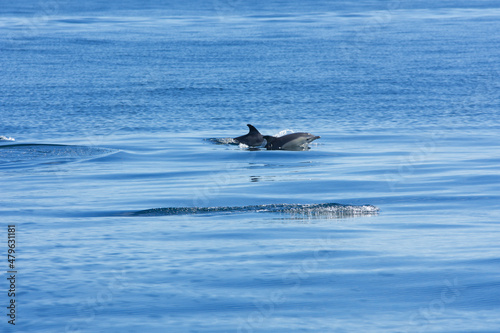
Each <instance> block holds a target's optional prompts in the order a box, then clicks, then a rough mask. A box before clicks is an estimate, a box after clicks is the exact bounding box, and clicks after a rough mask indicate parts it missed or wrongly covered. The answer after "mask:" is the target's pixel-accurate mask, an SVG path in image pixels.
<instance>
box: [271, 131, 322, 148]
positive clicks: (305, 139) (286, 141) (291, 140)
mask: <svg viewBox="0 0 500 333" xmlns="http://www.w3.org/2000/svg"><path fill="white" fill-rule="evenodd" d="M319 138H320V137H319V136H316V135H312V134H311V133H292V134H287V135H283V136H280V137H276V136H269V135H264V139H266V141H267V143H266V148H267V150H305V149H306V148H307V145H308V144H309V143H311V142H313V141H314V140H316V139H319Z"/></svg>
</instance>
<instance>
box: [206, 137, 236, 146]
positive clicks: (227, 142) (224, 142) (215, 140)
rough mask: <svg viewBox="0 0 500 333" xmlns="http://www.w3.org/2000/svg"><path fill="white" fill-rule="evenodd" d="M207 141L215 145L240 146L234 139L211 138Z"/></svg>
mask: <svg viewBox="0 0 500 333" xmlns="http://www.w3.org/2000/svg"><path fill="white" fill-rule="evenodd" d="M205 141H208V142H211V143H215V144H216V145H238V144H239V142H238V141H236V140H235V139H233V138H209V139H205Z"/></svg>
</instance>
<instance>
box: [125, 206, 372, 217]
mask: <svg viewBox="0 0 500 333" xmlns="http://www.w3.org/2000/svg"><path fill="white" fill-rule="evenodd" d="M379 211H380V209H379V208H378V207H375V206H372V205H360V206H357V205H342V204H338V203H322V204H306V205H302V204H268V205H250V206H236V207H227V206H226V207H166V208H152V209H146V210H140V211H137V212H133V213H131V214H130V215H133V216H138V215H140V216H166V215H186V214H188V215H190V214H210V213H248V212H255V213H282V214H290V215H292V217H308V218H341V217H354V216H371V215H377V214H378V212H379Z"/></svg>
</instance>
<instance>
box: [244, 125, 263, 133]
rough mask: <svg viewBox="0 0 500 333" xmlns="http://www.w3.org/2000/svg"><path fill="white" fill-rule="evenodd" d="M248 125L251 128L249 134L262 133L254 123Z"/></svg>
mask: <svg viewBox="0 0 500 333" xmlns="http://www.w3.org/2000/svg"><path fill="white" fill-rule="evenodd" d="M247 126H248V128H249V129H250V132H248V134H252V133H259V134H260V132H259V131H258V130H257V129H256V128H255V127H254V126H253V125H250V124H247Z"/></svg>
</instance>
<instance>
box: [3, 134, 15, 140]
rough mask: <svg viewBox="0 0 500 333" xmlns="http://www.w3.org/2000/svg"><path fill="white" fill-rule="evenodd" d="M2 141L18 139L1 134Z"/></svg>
mask: <svg viewBox="0 0 500 333" xmlns="http://www.w3.org/2000/svg"><path fill="white" fill-rule="evenodd" d="M0 141H16V139H14V138H11V137H7V136H3V135H0Z"/></svg>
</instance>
